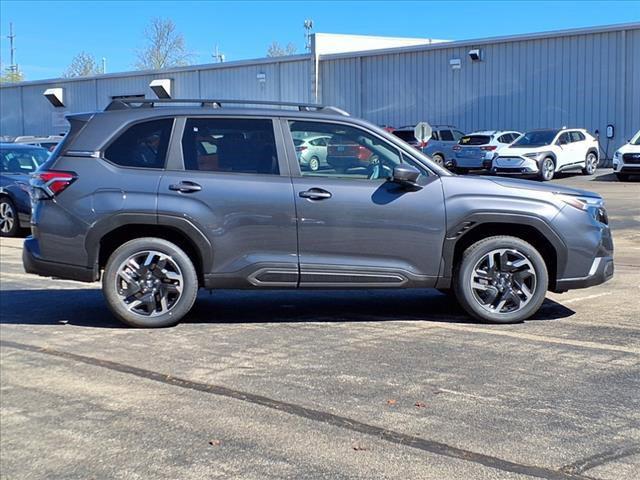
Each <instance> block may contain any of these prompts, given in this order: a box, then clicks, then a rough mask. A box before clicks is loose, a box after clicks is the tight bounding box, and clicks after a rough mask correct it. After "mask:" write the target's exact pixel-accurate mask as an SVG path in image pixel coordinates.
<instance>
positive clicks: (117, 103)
mask: <svg viewBox="0 0 640 480" xmlns="http://www.w3.org/2000/svg"><path fill="white" fill-rule="evenodd" d="M164 103H168V104H176V103H195V104H199V105H200V106H201V107H209V108H222V107H223V105H227V104H228V105H265V106H278V107H294V108H297V109H298V110H299V111H301V112H310V111H312V110H313V111H317V112H326V113H336V114H338V115H345V116H349V113H347V112H345V111H344V110H342V109H340V108H337V107H331V106H327V105H321V104H318V103H297V102H277V101H273V102H272V101H269V100H220V99H208V98H136V97H130V98H118V99H116V100H112V101H111V103H109V105H107V107H106V108H105V109H104V110H105V112H106V111H110V110H126V109H129V108H153V107H155V106H156V104H164Z"/></svg>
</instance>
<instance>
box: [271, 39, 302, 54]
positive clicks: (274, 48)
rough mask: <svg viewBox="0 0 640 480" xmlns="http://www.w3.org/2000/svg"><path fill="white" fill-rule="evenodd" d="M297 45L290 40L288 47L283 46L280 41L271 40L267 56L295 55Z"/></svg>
mask: <svg viewBox="0 0 640 480" xmlns="http://www.w3.org/2000/svg"><path fill="white" fill-rule="evenodd" d="M296 50H297V47H296V46H295V45H294V44H293V43H291V42H289V43H288V44H287V46H286V47H282V46H281V45H280V44H279V43H278V42H271V45H269V48H267V57H284V56H287V55H294V54H295V53H296Z"/></svg>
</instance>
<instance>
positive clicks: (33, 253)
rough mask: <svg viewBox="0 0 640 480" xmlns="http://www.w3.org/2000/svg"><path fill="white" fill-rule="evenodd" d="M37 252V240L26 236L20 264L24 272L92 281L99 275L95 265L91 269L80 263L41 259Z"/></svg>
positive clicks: (38, 249) (38, 250)
mask: <svg viewBox="0 0 640 480" xmlns="http://www.w3.org/2000/svg"><path fill="white" fill-rule="evenodd" d="M39 252H40V248H39V246H38V240H37V239H36V238H34V237H31V236H29V237H27V238H26V240H25V241H24V246H23V248H22V265H23V266H24V270H25V272H27V273H34V274H36V275H40V276H42V277H56V278H64V279H66V280H76V281H78V282H94V281H96V280H98V279H99V277H100V275H99V272H98V269H97V266H96V268H93V269H92V268H87V267H84V266H80V265H69V264H66V263H58V262H51V261H48V260H43V259H42V258H41V257H40V255H39Z"/></svg>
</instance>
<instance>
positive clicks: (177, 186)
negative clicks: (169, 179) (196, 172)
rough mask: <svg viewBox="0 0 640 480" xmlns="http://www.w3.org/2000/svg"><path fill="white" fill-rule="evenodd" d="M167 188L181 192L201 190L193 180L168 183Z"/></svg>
mask: <svg viewBox="0 0 640 480" xmlns="http://www.w3.org/2000/svg"><path fill="white" fill-rule="evenodd" d="M169 190H173V191H175V192H181V193H193V192H199V191H200V190H202V187H201V186H200V185H198V184H197V183H195V182H187V181H185V182H180V183H174V184H173V185H169Z"/></svg>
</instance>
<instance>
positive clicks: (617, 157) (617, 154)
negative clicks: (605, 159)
mask: <svg viewBox="0 0 640 480" xmlns="http://www.w3.org/2000/svg"><path fill="white" fill-rule="evenodd" d="M620 157H622V154H621V153H620V152H616V153H614V154H613V158H615V159H616V160H620Z"/></svg>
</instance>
